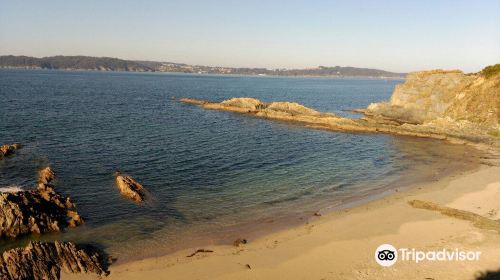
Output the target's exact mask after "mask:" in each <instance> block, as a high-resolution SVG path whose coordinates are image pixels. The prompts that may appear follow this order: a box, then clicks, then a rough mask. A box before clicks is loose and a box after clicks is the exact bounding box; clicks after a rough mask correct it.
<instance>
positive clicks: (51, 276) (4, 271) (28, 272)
mask: <svg viewBox="0 0 500 280" xmlns="http://www.w3.org/2000/svg"><path fill="white" fill-rule="evenodd" d="M108 266H109V261H108V260H105V257H104V254H103V253H102V252H100V251H99V250H98V249H96V248H94V247H92V246H89V245H86V246H79V245H75V244H73V243H71V242H59V241H55V242H53V243H42V242H33V241H32V242H30V243H29V244H28V246H26V247H24V248H15V249H11V250H8V251H5V252H3V253H2V255H1V256H0V279H2V280H56V279H60V276H61V271H64V272H66V273H95V274H97V275H99V276H107V275H108V274H109V272H108V271H107V268H108Z"/></svg>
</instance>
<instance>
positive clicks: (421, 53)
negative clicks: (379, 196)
mask: <svg viewBox="0 0 500 280" xmlns="http://www.w3.org/2000/svg"><path fill="white" fill-rule="evenodd" d="M0 54H3V55H4V54H15V55H21V54H22V55H30V56H50V55H58V54H62V55H91V56H111V57H119V58H125V59H143V60H159V61H172V62H184V63H190V64H203V65H220V66H247V67H268V68H277V67H287V68H291V67H297V68H303V67H315V66H318V65H325V66H335V65H341V66H357V67H374V68H381V69H386V70H390V71H401V72H403V71H404V72H406V71H414V70H419V69H429V68H460V69H463V70H465V71H477V70H480V69H481V68H483V67H484V66H486V65H489V64H493V63H500V1H498V0H492V1H480V0H478V1H461V0H453V1H437V0H436V1H430V0H429V1H426V0H421V1H382V0H381V1H326V0H325V1H313V0H310V1H272V0H267V1H189V0H184V1H124V0H122V1H117V0H116V1H114V0H107V1H67V0H64V1H62V0H51V1H15V0H12V1H6V0H0Z"/></svg>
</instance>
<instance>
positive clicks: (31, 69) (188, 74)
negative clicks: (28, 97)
mask: <svg viewBox="0 0 500 280" xmlns="http://www.w3.org/2000/svg"><path fill="white" fill-rule="evenodd" d="M0 70H22V71H23V70H27V71H61V72H102V73H138V74H145V73H151V74H167V75H169V74H170V75H187V76H207V77H210V76H213V77H260V78H306V79H307V78H315V79H321V78H324V79H336V80H388V81H393V80H394V81H404V80H405V77H383V76H380V77H379V76H333V75H331V76H326V75H325V76H315V75H293V76H287V75H258V74H256V75H247V74H218V73H186V72H167V71H121V70H96V69H66V68H58V69H49V68H26V67H0Z"/></svg>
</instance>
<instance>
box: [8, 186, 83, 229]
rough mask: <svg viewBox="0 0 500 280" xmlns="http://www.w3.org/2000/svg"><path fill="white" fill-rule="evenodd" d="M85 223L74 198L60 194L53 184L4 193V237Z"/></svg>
mask: <svg viewBox="0 0 500 280" xmlns="http://www.w3.org/2000/svg"><path fill="white" fill-rule="evenodd" d="M82 223H83V219H82V218H81V217H80V215H79V214H78V212H77V211H76V206H75V204H74V203H73V202H72V201H71V199H70V198H69V197H63V196H61V195H60V194H58V193H57V192H56V191H55V190H54V187H53V186H51V185H48V184H39V185H38V187H37V189H35V190H25V191H18V192H2V193H0V225H1V227H0V237H4V236H7V237H16V236H19V235H24V234H29V233H37V234H39V233H44V232H50V231H61V230H62V229H64V228H65V227H76V226H78V225H80V224H82Z"/></svg>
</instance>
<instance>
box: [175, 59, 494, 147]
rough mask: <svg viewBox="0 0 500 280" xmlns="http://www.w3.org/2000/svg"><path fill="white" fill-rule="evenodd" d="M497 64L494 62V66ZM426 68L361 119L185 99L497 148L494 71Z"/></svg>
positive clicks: (329, 125)
mask: <svg viewBox="0 0 500 280" xmlns="http://www.w3.org/2000/svg"><path fill="white" fill-rule="evenodd" d="M497 68H498V69H500V66H499V67H496V68H495V69H497ZM483 72H484V71H482V72H481V73H479V74H464V73H463V72H461V71H458V70H453V71H443V70H432V71H422V72H415V73H411V74H409V75H408V78H407V80H406V82H405V83H404V84H401V85H398V86H397V87H396V89H395V90H394V93H393V95H392V97H391V99H390V101H389V102H381V103H373V104H370V105H369V106H368V108H366V109H363V110H357V111H358V112H361V113H363V114H364V117H363V118H362V119H349V118H342V117H339V116H336V115H334V114H329V113H321V112H318V111H316V110H314V109H311V108H307V107H305V106H302V105H300V104H297V103H293V102H272V103H264V102H262V101H260V100H257V99H254V98H247V97H244V98H232V99H229V100H226V101H223V102H220V103H213V102H207V101H202V100H195V99H187V100H188V101H184V100H183V99H181V100H180V101H182V102H187V103H191V104H196V105H198V106H200V107H202V108H205V109H213V110H223V111H231V112H237V113H242V114H249V115H252V116H255V117H260V118H266V119H273V120H282V121H292V122H296V123H301V124H304V125H307V126H309V127H313V128H321V129H329V130H335V131H349V132H371V133H390V134H398V135H406V136H416V137H426V138H434V139H440V140H447V141H450V142H454V143H467V144H474V145H476V146H477V147H480V148H481V147H483V146H486V147H491V146H493V147H495V148H498V147H500V141H498V137H499V136H500V125H499V123H498V121H499V118H500V106H498V104H500V71H488V72H487V73H488V75H486V74H482V73H483Z"/></svg>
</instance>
